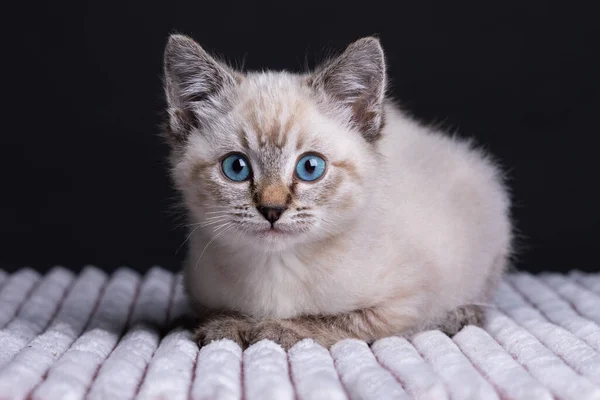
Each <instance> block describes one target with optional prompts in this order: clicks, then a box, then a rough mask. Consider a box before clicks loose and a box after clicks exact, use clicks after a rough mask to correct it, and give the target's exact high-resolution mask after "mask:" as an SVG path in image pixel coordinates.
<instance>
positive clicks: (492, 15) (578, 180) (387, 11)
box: [0, 0, 600, 271]
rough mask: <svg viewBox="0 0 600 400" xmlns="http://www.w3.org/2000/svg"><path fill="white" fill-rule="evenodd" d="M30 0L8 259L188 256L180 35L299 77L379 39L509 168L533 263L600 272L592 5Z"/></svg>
mask: <svg viewBox="0 0 600 400" xmlns="http://www.w3.org/2000/svg"><path fill="white" fill-rule="evenodd" d="M589 3H590V4H592V2H589ZM22 4H23V5H22V6H21V7H22V8H23V9H21V10H18V11H15V12H10V13H4V19H5V20H6V22H5V24H6V23H8V28H9V30H10V33H9V34H8V35H7V36H5V39H8V40H7V42H8V43H7V46H4V49H3V56H2V64H3V70H5V72H4V73H3V79H4V85H3V91H2V94H3V97H4V101H3V106H2V109H3V114H4V116H3V118H2V120H3V129H2V132H1V133H0V137H1V138H2V140H1V150H0V159H1V161H0V162H1V165H0V167H1V171H2V172H1V174H2V175H1V179H2V185H1V186H0V187H1V188H2V192H1V194H0V224H1V225H0V267H1V268H4V269H5V270H7V271H12V270H14V269H16V268H18V267H21V266H25V265H27V266H31V267H34V268H36V269H39V270H46V269H47V268H49V267H50V266H53V265H57V264H59V265H63V266H66V267H69V268H73V269H80V268H81V267H82V266H83V265H85V264H95V265H98V266H100V267H102V268H104V269H106V270H112V269H114V268H116V267H118V266H121V265H128V266H130V267H133V268H135V269H138V270H145V269H147V268H149V267H150V266H152V265H156V264H159V265H162V266H164V267H166V268H169V269H177V268H179V262H180V260H181V258H182V253H179V254H175V252H176V250H177V248H178V246H179V244H180V243H181V242H182V241H183V239H184V232H183V230H182V229H177V228H175V225H176V222H177V218H176V217H175V216H173V215H171V213H170V208H171V205H172V204H173V202H174V201H173V196H174V195H175V193H174V192H173V190H172V189H171V187H170V182H169V180H168V178H167V176H166V163H165V155H166V154H167V147H166V145H164V144H163V143H162V142H161V140H160V139H159V138H158V136H157V134H158V124H159V122H160V110H161V108H162V105H163V100H162V91H161V81H160V74H161V62H162V51H163V47H164V44H165V42H166V39H167V36H168V34H169V33H171V32H174V31H177V32H181V33H186V34H189V35H191V36H193V37H194V38H195V39H196V40H198V41H199V42H200V43H201V44H202V45H203V46H204V47H205V48H207V49H208V50H210V51H213V52H215V53H216V54H218V55H221V56H224V57H225V58H226V59H228V60H230V61H232V62H237V63H241V61H242V60H245V66H246V68H247V69H262V68H273V69H288V70H294V71H300V70H302V69H303V68H304V66H305V65H306V63H308V65H310V66H313V65H314V63H315V61H318V60H319V59H321V58H323V55H325V54H326V52H331V51H334V50H341V49H342V48H343V47H344V46H345V45H346V44H348V43H349V42H351V41H353V40H355V39H357V38H359V37H361V36H364V35H368V34H378V35H379V36H380V38H381V40H382V43H383V46H384V49H385V50H386V52H387V57H388V62H389V73H390V77H391V79H392V87H391V94H392V95H393V96H394V97H396V98H397V99H398V100H400V101H401V103H402V104H403V105H404V107H405V108H407V109H408V110H410V111H411V112H412V113H414V115H416V116H417V117H419V118H421V119H423V120H424V121H431V122H436V123H441V124H442V125H443V126H445V127H447V128H448V129H451V130H452V131H458V132H459V134H461V135H465V136H473V137H475V138H477V140H478V141H479V142H480V143H481V144H483V145H484V146H485V147H486V148H487V149H488V150H490V151H491V152H492V153H493V154H495V155H496V156H497V157H498V158H499V159H500V160H501V161H502V162H503V164H504V165H505V166H506V167H507V168H508V169H509V172H510V176H511V187H512V188H513V195H514V198H515V201H516V206H515V209H514V215H515V217H516V220H517V224H518V228H519V230H520V231H521V233H522V235H523V236H524V237H525V241H524V244H525V246H524V247H523V252H522V254H521V256H520V257H519V260H520V261H519V264H518V266H519V268H521V269H528V270H531V271H540V270H556V271H565V270H568V269H571V268H579V269H587V270H597V269H598V261H597V259H596V258H594V255H595V250H596V247H597V241H598V239H599V234H598V228H599V221H600V211H599V210H598V208H599V205H600V197H599V196H598V191H597V189H596V187H597V185H598V177H597V172H598V171H599V168H598V150H597V148H596V146H595V145H594V140H595V138H596V137H597V136H598V135H599V134H600V130H599V128H598V122H597V121H598V119H597V117H596V116H597V114H598V110H599V108H600V84H599V82H600V81H599V78H598V74H599V73H600V62H599V56H598V52H599V49H600V46H599V38H600V29H599V28H598V27H599V24H598V23H597V14H596V13H595V12H593V10H592V9H591V7H586V6H585V4H587V3H577V2H568V3H567V2H556V3H552V2H548V1H543V2H542V1H533V0H529V1H512V0H511V1H501V2H483V1H479V2H469V3H464V2H452V1H447V0H437V1H410V2H409V1H404V2H403V1H396V2H391V1H389V2H382V1H373V0H371V1H367V2H356V3H352V2H351V1H312V0H311V1H302V2H293V3H292V2H285V1H273V2H255V1H226V0H222V1H217V2H203V1H187V2H186V1H170V2H164V3H153V2H148V1H144V2H141V1H140V2H137V3H135V2H119V3H114V4H110V3H109V2H106V1H87V2H86V1H83V0H82V1H78V2H73V3H72V4H68V3H67V2H52V3H50V2H48V3H45V2H35V1H33V2H28V3H26V4H25V3H22ZM567 4H568V5H567ZM5 26H6V25H5Z"/></svg>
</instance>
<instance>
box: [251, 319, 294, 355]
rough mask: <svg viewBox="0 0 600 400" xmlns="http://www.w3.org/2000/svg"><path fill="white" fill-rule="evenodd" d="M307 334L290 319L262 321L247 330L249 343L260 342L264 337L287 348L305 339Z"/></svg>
mask: <svg viewBox="0 0 600 400" xmlns="http://www.w3.org/2000/svg"><path fill="white" fill-rule="evenodd" d="M304 338H305V336H304V335H302V334H301V333H300V330H299V329H296V328H295V327H294V324H293V323H290V322H289V321H278V320H272V321H262V322H258V323H256V324H255V325H253V326H252V327H251V328H250V330H249V331H248V332H247V337H246V339H247V342H248V344H249V345H250V344H253V343H256V342H260V341H261V340H264V339H269V340H272V341H274V342H276V343H279V344H280V345H281V347H283V348H284V349H285V350H289V348H290V347H292V346H293V345H295V344H296V343H298V342H299V341H300V340H302V339H304Z"/></svg>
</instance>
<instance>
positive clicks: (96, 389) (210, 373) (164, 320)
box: [0, 267, 600, 400]
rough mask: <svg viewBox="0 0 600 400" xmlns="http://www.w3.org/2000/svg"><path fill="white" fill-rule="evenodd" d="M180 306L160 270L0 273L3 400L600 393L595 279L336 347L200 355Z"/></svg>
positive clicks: (527, 287)
mask: <svg viewBox="0 0 600 400" xmlns="http://www.w3.org/2000/svg"><path fill="white" fill-rule="evenodd" d="M186 313H187V309H186V302H185V296H184V294H183V291H182V285H181V278H180V276H178V275H174V274H172V273H170V272H168V271H166V270H164V269H161V268H158V267H156V268H152V269H151V270H149V271H148V273H147V274H146V275H145V276H140V275H138V274H137V273H136V272H134V271H132V270H130V269H127V268H122V269H120V270H117V271H116V272H115V273H113V274H112V275H107V274H106V273H104V272H102V271H101V270H99V269H96V268H93V267H87V268H85V269H84V270H83V271H82V272H81V273H79V274H77V275H76V274H73V273H72V272H70V271H67V270H65V269H63V268H59V267H57V268H54V269H53V270H51V271H50V272H49V273H47V274H46V275H44V276H41V275H40V274H38V273H37V272H35V271H33V270H31V269H21V270H19V271H17V272H15V273H13V274H7V273H5V272H3V271H0V399H36V400H37V399H39V400H53V399H57V400H58V399H60V400H65V399H84V398H86V399H110V400H119V399H123V400H125V399H169V400H171V399H172V400H178V399H182V400H183V399H206V400H213V399H232V400H233V399H246V400H255V399H256V400H259V399H260V400H268V399H276V400H279V399H281V400H285V399H296V398H297V399H373V400H382V399H431V400H438V399H440V400H443V399H474V400H487V399H522V400H535V399H548V400H551V399H572V400H586V399H600V274H584V273H581V272H577V271H573V272H571V273H570V274H568V275H558V274H545V275H539V276H533V275H529V274H526V273H519V274H511V275H508V276H507V277H506V278H505V279H504V281H503V282H502V285H501V286H500V288H499V290H498V293H497V296H496V301H495V304H494V305H493V306H491V307H490V309H489V320H488V323H487V326H486V327H485V329H482V328H478V327H475V326H467V327H465V328H464V329H463V330H462V331H460V332H459V333H458V334H457V335H455V336H454V337H453V338H450V337H448V336H446V335H444V334H443V333H441V332H439V331H426V332H422V333H419V334H417V335H415V336H413V337H411V338H408V339H406V338H400V337H389V338H385V339H382V340H379V341H377V342H375V343H373V344H372V345H370V346H369V345H367V344H366V343H364V342H362V341H359V340H344V341H341V342H339V343H337V344H336V345H334V346H333V347H332V348H331V349H330V350H326V349H325V348H323V347H321V346H319V345H318V344H316V343H315V342H313V341H312V340H310V339H307V340H304V341H302V342H300V343H298V344H297V345H296V346H294V347H293V348H292V349H290V351H289V352H287V353H286V352H285V351H283V350H282V349H281V347H279V346H278V345H277V344H275V343H273V342H269V341H263V342H259V343H257V344H255V345H253V346H251V347H250V348H248V349H247V350H245V351H242V350H241V349H240V348H239V347H238V346H237V345H236V344H234V343H233V342H231V341H227V340H224V341H219V342H213V343H212V344H210V345H208V346H206V347H203V348H201V349H199V348H198V346H197V345H196V343H195V342H194V341H193V339H192V336H191V332H190V331H188V330H185V329H184V328H182V327H177V326H175V325H173V324H172V322H173V321H176V320H178V319H180V317H182V316H183V315H185V314H186ZM173 326H174V327H173Z"/></svg>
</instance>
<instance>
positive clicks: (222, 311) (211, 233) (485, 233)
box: [164, 35, 512, 347]
mask: <svg viewBox="0 0 600 400" xmlns="http://www.w3.org/2000/svg"><path fill="white" fill-rule="evenodd" d="M164 62H165V92H166V97H167V104H168V108H167V112H168V115H169V120H168V124H167V129H166V131H167V139H168V141H169V143H170V145H171V150H172V151H171V159H170V161H171V173H172V177H173V179H174V181H175V184H176V187H177V189H178V190H179V191H180V192H181V195H182V197H183V201H184V203H185V205H186V207H187V210H188V213H189V219H190V234H189V241H188V244H189V248H188V256H187V259H186V265H185V284H186V288H187V291H188V293H189V295H190V298H191V299H192V300H193V303H194V304H195V305H196V308H197V310H199V312H200V311H201V312H202V313H203V314H204V317H205V319H204V322H203V323H202V325H201V327H200V328H199V329H198V340H199V341H201V342H202V343H205V342H208V341H210V340H212V339H220V338H224V337H227V338H230V339H233V340H236V341H238V342H239V343H240V344H242V345H246V344H250V343H252V342H254V341H257V340H261V339H265V338H266V339H272V340H277V341H279V342H280V343H282V344H283V345H284V346H286V347H288V346H290V345H292V344H293V343H294V341H295V340H298V339H301V338H304V337H313V338H315V339H316V340H318V341H320V342H321V343H323V344H326V345H329V344H331V343H333V342H334V341H335V340H339V339H343V338H345V337H357V338H361V339H364V340H373V339H376V338H379V337H382V336H384V335H391V334H402V333H408V332H414V331H415V330H418V329H424V328H427V327H430V328H431V327H438V328H440V329H444V330H446V331H447V332H455V331H456V330H458V329H460V327H461V326H462V325H463V324H465V323H479V321H481V320H482V319H483V317H482V315H483V313H482V310H481V309H480V307H481V304H485V302H486V301H488V300H489V298H490V294H491V293H492V292H493V288H494V285H495V283H496V282H497V281H498V279H499V277H500V276H501V274H502V271H503V270H504V268H505V266H506V264H507V262H508V257H509V256H510V254H511V241H512V235H511V223H510V218H509V206H510V202H509V199H508V196H507V192H506V189H505V188H504V185H503V182H502V174H501V172H500V171H499V169H498V168H497V167H496V166H495V165H494V164H493V163H492V162H491V161H490V159H489V157H487V156H486V155H485V154H483V153H482V152H481V151H480V150H478V149H475V148H473V146H471V145H470V144H469V143H468V142H466V141H462V140H459V139H456V138H451V137H449V136H448V135H445V134H444V133H443V132H437V131H434V130H432V129H430V128H428V127H425V126H422V125H419V124H418V123H416V122H415V121H413V120H411V119H409V118H407V117H406V116H405V115H403V114H402V113H401V112H400V111H399V110H398V109H397V108H396V107H394V106H393V105H392V104H391V103H390V102H389V101H387V100H386V96H385V90H386V82H387V77H386V66H385V57H384V54H383V50H382V48H381V45H380V43H379V40H377V39H375V38H364V39H360V40H358V41H356V42H354V43H352V44H351V45H349V46H348V48H347V49H346V50H345V51H344V52H343V53H342V54H340V55H339V56H337V57H335V58H333V59H332V60H330V61H328V62H327V63H325V64H323V65H322V66H320V67H319V68H317V69H316V70H315V71H313V72H311V73H307V74H294V73H289V72H274V71H267V72H247V73H242V72H239V71H235V70H233V69H231V68H230V67H228V66H227V65H225V64H223V63H221V62H219V61H217V60H215V59H214V58H213V57H211V56H210V55H208V54H207V53H206V52H205V51H204V50H203V49H202V48H201V47H200V46H199V45H198V44H197V43H196V42H194V41H193V40H192V39H190V38H187V37H185V36H181V35H173V36H172V37H171V38H170V39H169V43H168V44H167V47H166V50H165V58H164ZM384 122H385V123H384Z"/></svg>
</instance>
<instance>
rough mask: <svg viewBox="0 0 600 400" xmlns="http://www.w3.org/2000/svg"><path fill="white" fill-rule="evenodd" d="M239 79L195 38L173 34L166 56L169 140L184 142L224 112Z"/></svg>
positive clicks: (165, 73)
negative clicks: (228, 92)
mask: <svg viewBox="0 0 600 400" xmlns="http://www.w3.org/2000/svg"><path fill="white" fill-rule="evenodd" d="M236 76H237V74H236V73H235V72H233V71H230V70H229V68H227V67H226V66H224V65H222V64H220V63H219V62H218V61H216V60H215V59H214V58H212V57H211V56H210V55H209V54H208V53H207V52H206V51H205V50H204V49H203V48H202V47H200V45H199V44H198V43H196V42H195V41H194V40H193V39H191V38H189V37H187V36H183V35H171V36H170V37H169V41H168V43H167V46H166V48H165V53H164V80H165V94H166V97H167V103H168V113H169V126H168V134H169V139H170V140H174V141H175V142H182V141H183V140H185V138H186V137H187V135H188V134H189V132H190V130H191V129H194V128H202V126H204V125H206V124H207V123H209V122H210V120H211V119H212V118H215V117H216V116H217V115H218V114H219V113H220V112H223V111H224V110H223V107H224V106H225V105H226V101H225V99H223V96H225V95H226V94H225V93H224V92H225V91H226V90H227V89H228V88H232V87H234V85H235V83H236ZM238 78H239V77H238Z"/></svg>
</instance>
